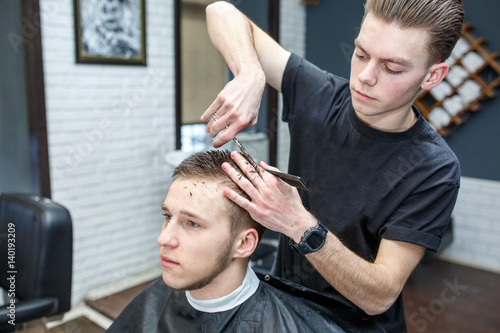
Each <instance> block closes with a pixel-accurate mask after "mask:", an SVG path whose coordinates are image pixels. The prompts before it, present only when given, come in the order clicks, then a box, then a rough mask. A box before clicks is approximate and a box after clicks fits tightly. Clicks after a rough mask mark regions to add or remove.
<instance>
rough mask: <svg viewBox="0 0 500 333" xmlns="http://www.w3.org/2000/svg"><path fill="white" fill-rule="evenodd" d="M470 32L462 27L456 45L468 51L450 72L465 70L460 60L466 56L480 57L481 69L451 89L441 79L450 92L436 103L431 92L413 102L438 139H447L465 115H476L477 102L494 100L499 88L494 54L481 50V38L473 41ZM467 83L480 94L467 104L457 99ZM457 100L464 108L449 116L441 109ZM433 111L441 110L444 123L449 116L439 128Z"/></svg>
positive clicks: (499, 71) (499, 70) (498, 66)
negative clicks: (478, 89) (465, 46)
mask: <svg viewBox="0 0 500 333" xmlns="http://www.w3.org/2000/svg"><path fill="white" fill-rule="evenodd" d="M471 30H473V27H472V26H471V25H470V24H467V23H466V24H464V28H463V30H462V40H461V41H460V42H461V45H462V46H463V45H464V43H463V42H467V44H469V48H468V49H467V50H466V51H465V52H463V53H462V54H461V55H460V56H459V57H458V58H457V59H456V60H455V61H454V62H453V63H452V64H451V65H450V72H451V71H452V70H453V69H454V68H455V67H457V68H455V69H456V70H457V71H458V70H460V68H459V67H462V68H464V69H465V70H467V66H465V65H464V63H465V62H464V60H466V57H467V56H476V55H478V56H480V57H481V62H483V63H482V65H481V66H480V67H479V68H477V69H476V70H475V71H474V72H472V73H470V72H469V73H468V75H467V76H465V77H463V78H462V79H461V82H460V83H459V84H455V86H453V84H451V83H449V82H448V81H447V80H446V79H445V81H443V82H444V83H443V84H448V85H449V86H450V87H451V88H452V89H451V92H450V93H449V94H447V95H446V96H444V97H442V98H441V99H439V100H437V99H436V98H435V97H434V96H433V91H424V92H423V93H422V94H421V95H420V96H419V97H418V98H417V100H416V101H415V105H416V106H417V107H418V108H419V110H420V112H421V113H422V115H423V116H424V117H425V118H426V119H427V120H429V122H430V123H431V124H432V125H433V126H434V127H435V128H436V131H437V132H438V133H439V134H441V135H442V136H447V135H449V134H450V133H451V130H452V127H455V126H457V125H461V124H462V123H463V122H464V121H465V120H466V118H467V114H468V112H476V111H478V110H479V109H480V101H481V100H483V99H486V98H494V97H495V96H496V88H497V87H498V86H499V85H500V64H499V62H498V58H499V55H498V53H496V52H495V53H489V52H488V51H487V50H486V48H485V47H484V46H483V45H484V44H485V43H486V41H485V40H484V38H475V37H474V36H473V35H472V33H471V32H470V31H471ZM457 45H458V44H457ZM474 53H475V55H474ZM476 57H477V56H476ZM467 71H468V70H467ZM469 81H472V82H473V83H469V84H474V85H475V87H479V88H480V92H479V94H476V95H474V98H473V100H471V101H469V102H468V103H467V102H466V101H465V100H464V99H463V97H462V96H461V95H460V88H462V87H463V86H464V84H466V83H467V82H469ZM438 87H439V86H438ZM436 88H437V87H436ZM436 88H434V89H436ZM466 88H467V87H464V89H466ZM459 99H461V101H462V102H464V103H463V104H464V105H463V107H462V108H460V109H459V110H458V111H457V112H450V111H449V110H447V109H446V108H445V103H446V102H447V100H448V103H451V102H452V101H459ZM437 108H441V110H439V112H443V110H444V112H446V115H444V117H445V119H447V117H448V116H449V121H448V122H447V124H441V122H440V123H439V124H436V123H435V122H433V121H432V112H433V111H434V110H436V109H437Z"/></svg>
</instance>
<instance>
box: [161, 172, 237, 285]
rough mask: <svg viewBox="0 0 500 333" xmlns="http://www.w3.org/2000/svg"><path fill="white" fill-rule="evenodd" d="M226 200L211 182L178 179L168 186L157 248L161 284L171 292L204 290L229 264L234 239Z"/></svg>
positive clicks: (220, 189)
mask: <svg viewBox="0 0 500 333" xmlns="http://www.w3.org/2000/svg"><path fill="white" fill-rule="evenodd" d="M225 200H228V199H227V198H225V196H224V194H223V193H222V188H219V187H218V186H217V185H216V184H214V183H213V182H210V181H206V180H202V179H192V178H191V179H187V178H178V179H176V180H175V181H174V182H173V183H172V185H171V186H170V189H169V191H168V194H167V198H166V199H165V202H164V203H163V206H162V209H163V212H164V215H165V221H164V222H163V226H162V229H161V233H160V235H159V236H158V244H159V245H160V246H161V249H160V260H161V266H162V270H163V281H164V282H165V283H166V284H167V285H168V286H170V287H171V288H173V289H177V290H196V289H200V288H203V287H205V286H207V285H208V284H210V283H212V282H213V281H214V280H215V279H217V277H218V276H219V274H220V273H221V272H222V271H224V269H226V268H227V267H228V266H229V264H230V263H231V259H232V253H233V241H234V239H233V237H232V235H231V231H230V224H229V223H230V222H229V220H228V217H227V216H226V215H227V210H226V205H227V203H226V202H225Z"/></svg>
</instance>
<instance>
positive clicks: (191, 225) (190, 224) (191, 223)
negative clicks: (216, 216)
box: [188, 221, 200, 228]
mask: <svg viewBox="0 0 500 333" xmlns="http://www.w3.org/2000/svg"><path fill="white" fill-rule="evenodd" d="M188 224H189V226H190V227H193V228H196V227H199V226H200V225H199V224H198V223H196V222H193V221H188Z"/></svg>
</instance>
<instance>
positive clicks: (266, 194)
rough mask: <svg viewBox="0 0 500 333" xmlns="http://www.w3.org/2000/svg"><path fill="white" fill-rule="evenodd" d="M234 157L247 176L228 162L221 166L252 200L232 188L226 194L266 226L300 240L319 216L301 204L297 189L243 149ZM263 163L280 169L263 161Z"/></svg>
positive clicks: (233, 155) (234, 154) (225, 190)
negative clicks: (256, 162) (256, 164)
mask: <svg viewBox="0 0 500 333" xmlns="http://www.w3.org/2000/svg"><path fill="white" fill-rule="evenodd" d="M231 157H232V159H233V160H234V161H235V162H236V164H238V166H239V167H240V169H241V170H243V172H244V173H245V175H246V177H247V178H248V179H246V178H245V177H242V176H241V175H240V174H239V172H238V171H236V169H234V168H233V167H232V166H231V165H230V164H229V163H224V164H223V165H222V168H223V169H224V171H225V172H226V173H227V174H228V175H229V176H230V177H231V179H232V180H233V181H234V182H235V183H236V184H237V185H238V186H239V187H240V188H241V189H243V191H245V193H246V194H247V195H248V196H249V197H250V200H248V199H246V198H244V197H242V196H241V195H239V194H237V193H236V192H234V191H233V190H231V189H229V188H225V189H224V194H225V195H226V196H227V197H228V198H229V199H231V200H232V201H234V202H235V203H236V204H237V205H239V206H240V207H242V208H244V209H245V210H247V211H248V212H249V213H250V216H251V217H252V218H253V219H254V220H255V221H257V222H259V223H260V224H262V225H263V226H264V227H266V228H268V229H271V230H274V231H277V232H280V233H283V234H285V235H287V236H289V237H290V238H292V239H293V240H294V241H295V242H296V243H298V242H300V239H301V237H302V235H303V234H304V232H305V231H306V230H308V229H309V228H311V227H314V226H315V225H316V224H317V220H316V219H315V218H314V216H313V215H312V214H310V213H309V212H308V211H307V210H306V209H305V207H304V206H303V205H302V200H301V199H300V196H299V193H298V192H297V189H296V188H294V187H292V186H290V185H288V184H286V183H285V182H283V181H282V180H281V179H279V178H277V177H276V176H274V175H272V174H270V173H268V172H266V171H265V170H263V169H261V168H260V167H259V170H258V171H257V170H255V169H254V168H253V167H252V165H251V164H250V163H249V162H248V161H247V160H246V159H245V158H244V157H243V156H242V155H241V154H240V153H237V152H232V153H231ZM260 165H261V167H263V168H266V169H273V170H276V171H279V170H278V169H276V168H272V167H270V166H269V165H267V164H266V163H264V162H261V163H260Z"/></svg>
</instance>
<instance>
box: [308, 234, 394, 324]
mask: <svg viewBox="0 0 500 333" xmlns="http://www.w3.org/2000/svg"><path fill="white" fill-rule="evenodd" d="M306 257H307V259H308V260H309V261H310V262H311V263H312V265H313V266H314V267H315V268H316V269H317V270H318V272H319V273H320V274H321V275H322V276H323V277H324V278H325V279H326V280H327V281H328V282H329V283H330V284H331V285H332V286H333V287H334V288H335V289H337V290H338V291H339V292H340V293H341V294H342V295H344V296H345V297H346V298H347V299H349V300H350V301H351V302H353V303H354V304H356V305H357V306H358V307H359V308H361V309H362V310H363V311H365V312H366V313H367V314H369V315H376V314H380V313H383V312H385V311H386V310H387V309H388V308H389V307H390V306H391V305H392V304H393V303H394V301H395V300H396V298H397V297H398V295H399V294H400V292H401V289H402V285H401V283H400V282H399V281H397V279H394V278H392V276H391V274H390V272H389V270H387V269H386V268H385V267H384V266H383V265H378V264H375V263H371V262H368V261H366V260H364V259H363V258H361V257H359V256H358V255H356V254H355V253H353V252H352V251H350V250H349V249H348V248H347V247H345V245H344V244H342V242H341V241H340V240H339V239H338V238H337V237H336V236H335V235H333V234H332V233H331V232H329V233H328V237H327V240H326V242H325V245H324V246H323V248H321V249H320V250H319V251H318V252H315V253H311V254H308V255H307V256H306Z"/></svg>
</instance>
